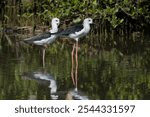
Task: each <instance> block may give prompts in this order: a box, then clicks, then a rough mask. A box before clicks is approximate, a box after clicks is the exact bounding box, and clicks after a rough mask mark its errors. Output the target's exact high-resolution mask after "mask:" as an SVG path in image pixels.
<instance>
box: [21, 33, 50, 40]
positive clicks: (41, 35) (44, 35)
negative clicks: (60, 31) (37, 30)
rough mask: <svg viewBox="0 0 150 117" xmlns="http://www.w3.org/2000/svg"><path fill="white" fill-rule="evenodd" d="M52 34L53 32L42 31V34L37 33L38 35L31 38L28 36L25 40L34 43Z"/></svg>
mask: <svg viewBox="0 0 150 117" xmlns="http://www.w3.org/2000/svg"><path fill="white" fill-rule="evenodd" d="M50 36H51V33H50V32H45V33H42V34H40V35H37V36H34V37H30V38H27V39H24V42H27V43H32V42H34V41H40V40H42V39H46V38H49V37H50Z"/></svg>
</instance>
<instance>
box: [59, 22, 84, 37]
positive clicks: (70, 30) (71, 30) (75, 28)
mask: <svg viewBox="0 0 150 117" xmlns="http://www.w3.org/2000/svg"><path fill="white" fill-rule="evenodd" d="M82 29H83V25H82V24H78V25H75V26H71V27H70V28H68V29H66V30H64V31H61V32H59V35H64V36H68V35H69V34H72V33H75V32H79V31H81V30H82Z"/></svg>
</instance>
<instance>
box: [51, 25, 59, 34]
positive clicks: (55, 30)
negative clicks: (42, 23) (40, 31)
mask: <svg viewBox="0 0 150 117" xmlns="http://www.w3.org/2000/svg"><path fill="white" fill-rule="evenodd" d="M57 31H58V26H57V24H52V29H51V30H50V32H51V33H56V32H57Z"/></svg>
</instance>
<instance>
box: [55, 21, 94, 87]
mask: <svg viewBox="0 0 150 117" xmlns="http://www.w3.org/2000/svg"><path fill="white" fill-rule="evenodd" d="M92 23H93V20H92V18H86V19H84V21H83V23H82V24H78V25H74V26H72V27H70V28H68V29H66V30H63V31H60V32H58V33H54V34H57V35H58V36H66V37H69V38H71V39H74V40H75V41H76V43H74V45H73V49H72V52H71V55H72V69H74V51H75V48H76V69H78V41H79V38H81V37H83V36H86V35H87V33H89V31H90V24H92ZM76 74H77V73H76ZM71 75H72V76H73V73H71ZM76 81H77V79H76ZM73 82H74V81H73ZM74 84H75V83H74ZM76 86H77V83H76Z"/></svg>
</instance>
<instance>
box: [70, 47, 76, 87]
mask: <svg viewBox="0 0 150 117" xmlns="http://www.w3.org/2000/svg"><path fill="white" fill-rule="evenodd" d="M74 50H75V44H73V48H72V52H71V57H72V69H71V78H72V82H73V85H75V81H74Z"/></svg>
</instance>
